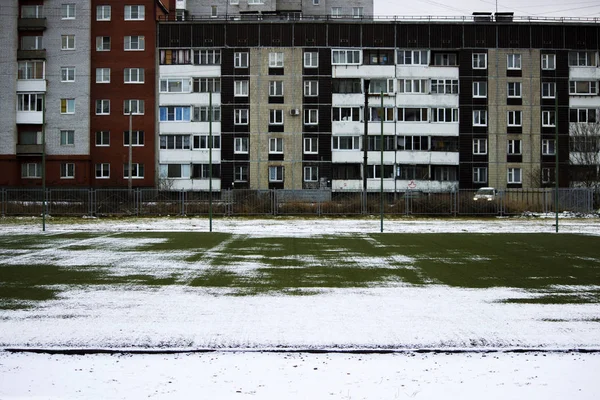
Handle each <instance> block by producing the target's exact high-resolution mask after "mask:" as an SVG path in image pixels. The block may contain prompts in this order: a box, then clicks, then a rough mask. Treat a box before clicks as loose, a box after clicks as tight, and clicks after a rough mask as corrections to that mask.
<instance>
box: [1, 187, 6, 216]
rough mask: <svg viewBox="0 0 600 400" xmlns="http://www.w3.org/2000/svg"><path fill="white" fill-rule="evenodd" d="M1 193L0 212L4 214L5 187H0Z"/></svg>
mask: <svg viewBox="0 0 600 400" xmlns="http://www.w3.org/2000/svg"><path fill="white" fill-rule="evenodd" d="M0 193H1V195H0V201H1V202H2V205H1V206H0V211H1V212H2V216H3V217H4V216H6V204H5V202H6V189H2V190H1V191H0Z"/></svg>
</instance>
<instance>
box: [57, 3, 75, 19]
mask: <svg viewBox="0 0 600 400" xmlns="http://www.w3.org/2000/svg"><path fill="white" fill-rule="evenodd" d="M60 12H61V16H60V19H63V20H65V19H75V3H66V4H61V5H60Z"/></svg>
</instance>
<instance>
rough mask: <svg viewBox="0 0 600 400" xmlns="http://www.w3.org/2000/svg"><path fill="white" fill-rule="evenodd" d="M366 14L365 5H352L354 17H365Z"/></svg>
mask: <svg viewBox="0 0 600 400" xmlns="http://www.w3.org/2000/svg"><path fill="white" fill-rule="evenodd" d="M364 16H365V8H364V7H352V18H363V17H364Z"/></svg>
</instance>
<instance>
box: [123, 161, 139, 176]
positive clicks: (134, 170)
mask: <svg viewBox="0 0 600 400" xmlns="http://www.w3.org/2000/svg"><path fill="white" fill-rule="evenodd" d="M131 177H132V178H134V179H136V178H138V179H141V178H143V177H144V164H136V163H133V164H131ZM123 178H129V164H128V163H127V164H123Z"/></svg>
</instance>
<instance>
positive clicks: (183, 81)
mask: <svg viewBox="0 0 600 400" xmlns="http://www.w3.org/2000/svg"><path fill="white" fill-rule="evenodd" d="M190 89H191V87H190V80H189V78H170V79H161V80H160V92H161V93H190V91H191V90H190Z"/></svg>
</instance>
